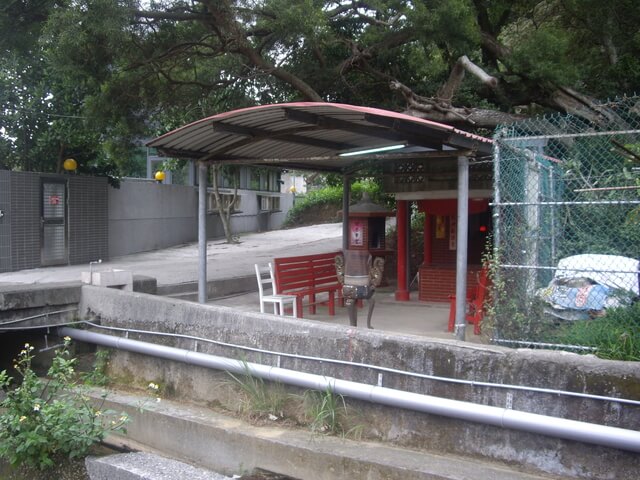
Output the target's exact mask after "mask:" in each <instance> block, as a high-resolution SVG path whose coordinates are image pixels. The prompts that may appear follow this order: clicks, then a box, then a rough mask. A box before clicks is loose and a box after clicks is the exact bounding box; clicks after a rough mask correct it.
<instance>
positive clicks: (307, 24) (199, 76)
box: [0, 0, 640, 148]
mask: <svg viewBox="0 0 640 480" xmlns="http://www.w3.org/2000/svg"><path fill="white" fill-rule="evenodd" d="M27 7H30V8H31V10H29V11H28V12H27V13H28V14H24V15H23V17H20V18H27V19H28V20H29V21H27V22H26V23H20V22H15V18H14V17H15V16H16V15H17V14H19V13H20V12H21V11H22V10H20V8H23V10H24V8H27ZM638 24H640V4H639V3H638V2H637V1H636V0H610V1H608V2H601V1H599V0H491V1H489V0H421V1H408V0H373V1H368V2H362V1H356V0H338V1H321V0H149V1H144V2H140V1H137V0H10V1H9V3H8V6H7V7H0V25H18V28H19V29H20V31H21V35H20V38H24V42H25V43H26V44H30V45H34V44H37V46H38V49H40V50H39V51H40V52H41V60H42V62H43V63H44V65H45V67H46V70H45V71H46V75H44V77H42V78H44V80H45V84H44V86H43V87H42V88H40V93H38V94H34V95H35V96H36V97H38V98H39V99H40V100H39V101H42V99H43V98H44V99H46V98H47V97H48V96H49V95H52V92H53V87H51V86H50V85H49V84H48V83H47V82H49V81H50V80H51V79H58V83H59V84H60V85H63V86H65V88H67V89H71V90H65V91H70V92H73V94H74V95H75V96H70V97H68V98H69V99H73V100H71V101H72V103H73V105H74V108H76V109H77V111H78V112H79V114H78V116H82V117H84V118H85V119H90V120H87V122H86V126H85V127H84V128H91V129H93V130H92V131H97V132H100V134H102V135H103V136H104V137H103V138H107V139H109V140H110V141H111V142H115V143H116V144H117V145H127V142H128V141H130V140H131V138H134V137H136V136H138V137H139V136H142V135H153V134H154V133H158V132H160V131H166V130H167V129H168V128H171V127H175V126H179V125H181V124H183V123H185V122H187V121H191V120H195V119H197V118H199V117H202V116H203V115H208V114H213V113H216V112H219V111H223V110H227V109H231V108H237V107H241V106H247V105H252V104H259V103H272V102H282V101H290V100H295V99H299V100H312V101H338V102H345V103H354V104H365V105H370V106H378V107H384V108H389V109H392V110H402V111H406V112H408V113H410V114H413V115H417V116H420V117H424V118H429V119H433V120H437V121H444V122H448V123H453V124H456V125H458V126H460V127H462V128H468V129H483V128H484V129H492V128H493V127H495V126H496V125H497V124H499V123H502V122H507V121H510V120H512V119H514V118H519V116H521V115H528V114H531V113H537V112H540V111H544V110H546V109H552V110H559V111H563V112H569V113H572V114H575V115H578V116H581V117H583V118H586V119H589V120H594V121H599V120H600V119H601V118H602V117H606V116H611V115H614V112H610V111H608V110H607V109H606V108H604V107H602V106H600V105H599V104H598V103H597V102H595V101H594V100H593V99H594V98H603V97H607V96H615V95H618V94H623V93H625V92H633V91H635V90H638V89H639V87H640V60H639V59H640V40H639V38H638V34H637V33H635V32H637V25H638ZM4 40H6V39H3V45H4V43H5V42H4ZM9 43H11V52H13V53H14V54H16V55H18V56H19V57H20V58H21V60H22V61H24V63H25V64H29V62H30V60H29V58H28V57H29V55H30V54H28V53H25V52H26V50H24V49H23V50H19V49H18V48H17V46H16V43H18V42H15V41H12V42H9ZM3 48H4V46H3ZM31 58H32V59H33V55H31ZM38 61H40V57H39V58H38ZM0 69H1V70H2V74H0V75H4V78H5V79H7V80H8V81H10V80H11V75H9V76H7V74H6V71H5V69H4V67H0ZM29 91H30V93H32V92H36V91H37V89H36V88H34V89H29ZM64 98H65V97H64V95H61V94H59V93H58V94H55V95H54V97H53V101H54V103H56V102H57V101H58V100H60V101H61V102H63V101H65V100H64ZM49 101H51V99H49ZM56 108H57V107H56ZM5 111H6V110H5ZM50 120H51V117H50V118H49V120H48V121H50ZM12 121H13V120H12ZM14 123H16V124H17V120H15V121H14ZM5 128H6V127H5ZM30 128H31V127H30ZM31 129H32V130H33V131H34V132H36V133H34V134H33V136H34V138H35V137H38V136H39V135H40V134H41V132H42V130H38V129H36V128H35V127H33V128H31ZM20 130H21V129H20V128H15V129H14V131H16V132H17V131H20ZM485 131H488V130H485ZM6 137H7V136H6V135H5V136H4V138H5V139H6ZM14 138H17V137H15V135H14ZM26 140H29V138H27V139H26ZM26 140H25V142H24V145H25V146H24V148H30V144H29V142H27V141H26ZM116 141H117V142H116ZM15 142H17V140H14V144H15Z"/></svg>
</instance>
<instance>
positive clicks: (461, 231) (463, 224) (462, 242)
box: [455, 157, 469, 340]
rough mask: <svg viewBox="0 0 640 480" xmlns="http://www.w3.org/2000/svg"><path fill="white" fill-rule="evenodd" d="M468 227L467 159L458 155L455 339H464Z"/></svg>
mask: <svg viewBox="0 0 640 480" xmlns="http://www.w3.org/2000/svg"><path fill="white" fill-rule="evenodd" d="M468 229H469V159H468V158H467V157H458V227H457V239H456V249H457V255H456V327H455V336H456V339H457V340H464V339H465V330H466V327H467V320H466V318H465V313H466V304H467V240H468V238H467V237H468Z"/></svg>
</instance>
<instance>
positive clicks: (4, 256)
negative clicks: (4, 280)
mask: <svg viewBox="0 0 640 480" xmlns="http://www.w3.org/2000/svg"><path fill="white" fill-rule="evenodd" d="M10 207H11V172H9V171H8V170H0V210H1V211H2V212H3V214H4V216H3V217H0V272H9V271H11V212H10Z"/></svg>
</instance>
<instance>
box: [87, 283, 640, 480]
mask: <svg viewBox="0 0 640 480" xmlns="http://www.w3.org/2000/svg"><path fill="white" fill-rule="evenodd" d="M81 311H83V312H87V313H88V314H89V315H94V316H96V317H98V318H99V319H100V320H101V322H102V323H103V324H104V325H108V326H115V327H129V328H135V329H142V330H150V331H156V332H171V333H179V334H187V335H194V336H199V337H205V338H210V339H215V340H219V341H222V342H227V343H234V344H240V345H245V346H251V347H258V348H261V349H267V350H273V351H279V352H288V353H294V354H300V355H313V356H318V357H327V358H336V359H341V360H349V361H353V362H363V363H369V364H376V365H381V366H385V367H390V368H397V369H401V370H407V371H414V372H419V373H425V374H432V375H438V376H444V377H451V378H458V379H468V380H474V381H485V382H496V383H506V384H515V385H527V386H533V387H542V388H551V389H558V390H569V391H576V392H586V393H589V394H597V395H606V396H614V397H622V398H629V399H636V400H638V399H640V369H639V368H638V366H637V363H631V362H615V361H604V360H599V359H597V358H594V357H591V356H579V355H575V354H567V353H557V352H544V351H530V350H510V349H506V348H500V347H495V346H478V345H471V344H466V343H458V342H455V341H437V340H428V339H425V338H423V337H415V336H398V335H388V334H385V333H383V332H377V331H367V330H358V329H353V328H348V327H343V326H333V325H327V324H324V323H319V322H313V321H308V320H297V319H288V318H280V317H274V316H264V315H260V314H253V313H243V312H238V311H235V310H232V309H229V308H224V307H215V306H202V305H198V304H193V303H188V302H183V301H179V300H171V299H166V298H158V297H153V296H148V295H143V294H136V293H128V292H121V291H115V290H107V289H99V288H96V287H87V286H85V287H83V288H82V296H81ZM102 332H103V333H104V331H102ZM129 338H134V339H140V340H145V341H151V342H156V343H162V344H165V345H172V346H176V347H179V348H186V349H193V348H194V346H195V345H194V341H192V340H186V339H175V338H174V339H171V338H167V337H155V336H153V337H152V336H147V337H145V336H142V335H137V334H130V335H129ZM197 348H198V351H202V352H205V353H211V354H216V355H222V356H229V357H233V358H246V359H247V360H248V361H256V362H260V363H265V364H272V365H276V364H277V363H278V362H279V365H280V366H281V367H282V368H288V369H293V370H301V371H306V372H310V373H316V374H321V375H327V376H331V377H337V378H342V379H345V380H352V381H356V382H362V383H368V384H377V383H378V381H379V377H378V372H376V371H374V370H371V369H365V368H358V367H351V366H349V367H344V366H337V365H333V364H329V363H327V362H323V363H319V362H313V361H309V360H300V359H292V358H287V357H280V358H279V359H278V358H274V357H272V356H270V355H266V354H252V353H249V352H239V351H237V350H234V349H231V348H229V347H223V346H215V345H211V344H206V343H203V342H198V345H197ZM111 368H112V369H113V371H114V372H117V374H118V375H119V376H120V378H121V379H122V380H124V381H127V382H134V383H135V382H136V381H138V382H140V383H141V384H143V383H144V382H148V381H151V380H154V381H156V382H160V383H162V384H163V385H164V386H165V389H166V392H167V394H168V395H169V396H172V397H175V398H185V399H190V400H194V401H201V402H215V401H218V400H222V399H220V398H219V396H220V391H221V389H220V388H219V380H220V378H221V376H222V377H224V374H221V373H220V372H212V371H208V370H205V369H201V368H197V367H193V366H186V365H182V364H178V363H174V362H167V361H162V360H157V359H152V358H148V357H144V356H141V355H137V354H129V353H125V352H119V353H115V354H114V355H113V357H112V360H111ZM382 384H383V385H384V386H385V387H389V388H396V389H400V390H407V391H412V392H418V393H422V394H428V395H434V396H441V397H446V398H452V399H458V400H464V401H469V402H475V403H479V404H485V405H493V406H501V407H504V406H506V405H508V404H511V405H512V407H511V408H513V409H514V410H521V411H526V412H531V413H538V414H543V415H549V416H557V417H561V418H568V419H575V420H580V421H583V422H593V423H598V424H604V425H610V426H617V427H621V428H625V429H631V430H638V429H640V408H638V407H635V406H628V405H621V404H619V403H617V402H603V401H598V400H590V399H579V398H572V397H564V396H558V395H555V394H541V393H533V392H523V391H518V390H505V389H495V388H484V387H477V386H468V385H455V384H451V383H446V382H439V381H433V380H426V379H418V378H412V377H406V376H402V375H398V374H391V373H385V374H384V375H383V377H382ZM350 404H351V405H353V406H355V407H356V409H357V411H360V412H361V415H362V418H363V419H366V422H365V424H366V431H365V435H366V436H367V437H368V438H371V439H376V440H380V441H385V442H392V443H394V444H396V445H400V446H406V447H411V448H419V449H426V450H429V451H441V452H448V453H457V454H462V455H470V456H474V457H485V458H489V459H493V460H501V461H506V462H515V463H517V464H520V465H523V466H526V467H528V468H531V469H535V470H537V471H541V472H546V473H551V474H556V475H562V476H565V477H575V478H597V479H609V478H616V479H623V480H624V479H629V480H631V479H634V480H635V478H636V477H637V472H638V471H640V456H639V455H637V454H632V453H629V452H623V451H618V450H614V449H609V448H604V447H597V446H592V445H588V444H583V443H580V442H572V441H565V440H559V439H555V438H551V437H545V436H540V435H533V434H528V433H522V432H516V431H511V430H505V429H500V428H496V427H491V426H485V425H480V424H472V423H466V422H462V421H458V420H452V419H447V418H443V417H439V416H434V415H427V414H420V413H416V412H410V411H404V410H398V409H392V408H389V407H382V406H377V405H372V404H368V403H366V402H350Z"/></svg>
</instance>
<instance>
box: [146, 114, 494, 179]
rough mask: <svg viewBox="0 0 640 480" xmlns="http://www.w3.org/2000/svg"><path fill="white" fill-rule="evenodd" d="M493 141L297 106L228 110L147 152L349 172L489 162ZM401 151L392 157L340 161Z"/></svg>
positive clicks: (412, 122)
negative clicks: (378, 166) (431, 161)
mask: <svg viewBox="0 0 640 480" xmlns="http://www.w3.org/2000/svg"><path fill="white" fill-rule="evenodd" d="M491 143H492V142H491V140H490V139H487V138H484V137H480V136H478V135H472V134H470V133H467V132H464V131H462V130H458V129H456V128H453V127H451V126H449V125H444V124H441V123H436V122H431V121H428V120H423V119H420V118H416V117H411V116H409V115H404V114H401V113H396V112H391V111H388V110H380V109H376V108H368V107H358V106H354V105H345V104H337V103H319V102H299V103H283V104H274V105H262V106H257V107H250V108H244V109H240V110H233V111H230V112H225V113H220V114H218V115H214V116H212V117H208V118H204V119H202V120H198V121H196V122H193V123H191V124H189V125H185V126H184V127H181V128H178V129H176V130H173V131H172V132H169V133H166V134H165V135H162V136H160V137H158V138H156V139H155V140H152V141H151V142H149V143H148V144H147V145H148V146H149V147H153V148H156V149H157V150H158V152H159V153H160V154H161V155H165V156H170V157H178V158H189V159H194V160H200V161H206V162H211V163H217V162H223V163H242V164H268V165H273V166H278V167H282V168H290V169H301V170H315V171H329V172H350V171H355V170H357V169H358V166H359V165H362V163H363V161H371V160H374V161H376V162H378V161H384V160H398V159H412V158H421V157H425V156H450V157H455V156H458V155H475V154H477V155H488V154H490V153H491ZM398 144H403V145H405V148H402V149H400V150H394V151H391V152H381V153H374V154H366V155H365V154H362V155H355V156H347V157H344V156H341V154H344V153H348V152H354V151H360V150H364V149H374V148H378V147H384V146H389V145H398Z"/></svg>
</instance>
